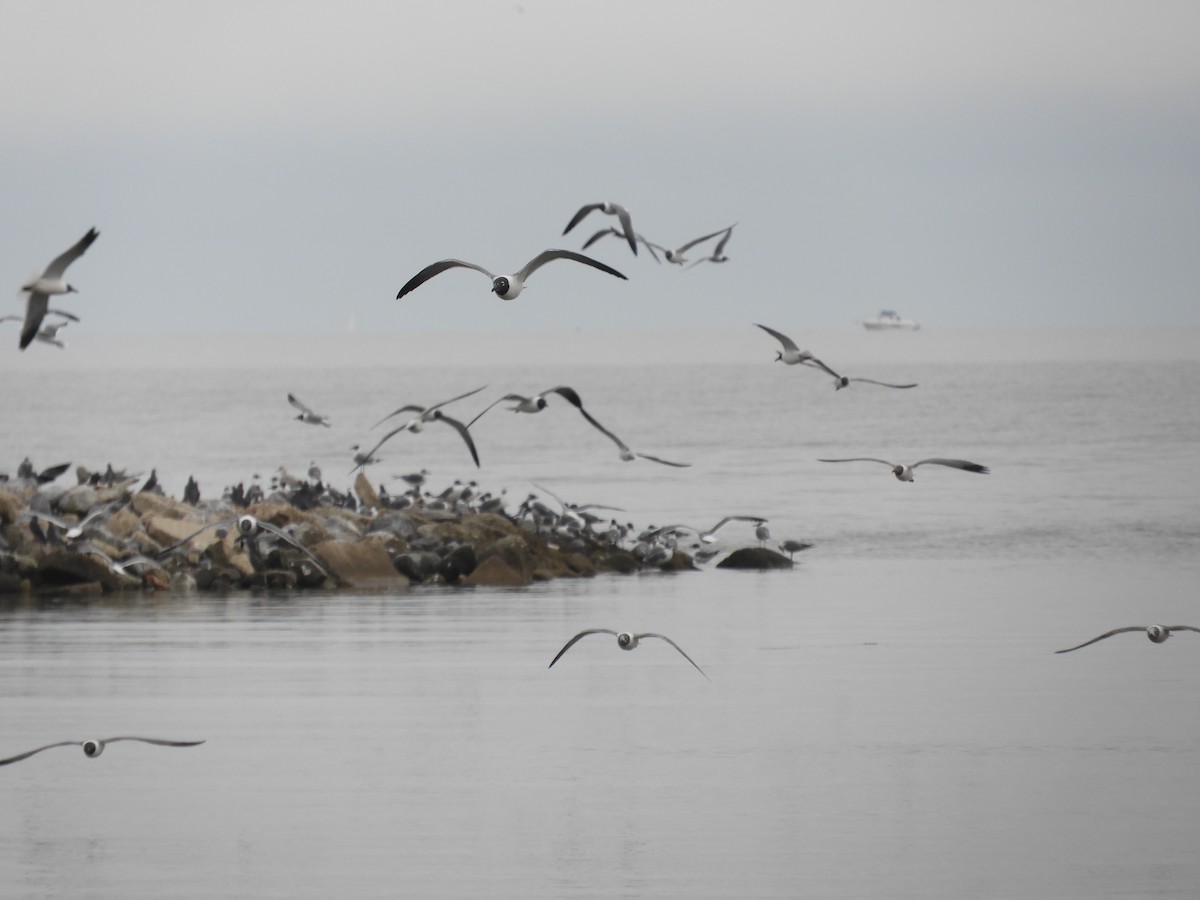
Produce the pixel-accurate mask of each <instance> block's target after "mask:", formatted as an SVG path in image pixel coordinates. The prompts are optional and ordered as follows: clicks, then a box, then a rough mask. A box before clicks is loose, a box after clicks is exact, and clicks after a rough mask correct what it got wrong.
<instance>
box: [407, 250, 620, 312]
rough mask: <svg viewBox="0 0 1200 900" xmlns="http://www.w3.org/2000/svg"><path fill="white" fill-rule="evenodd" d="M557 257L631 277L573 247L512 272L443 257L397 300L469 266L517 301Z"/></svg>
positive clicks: (415, 278)
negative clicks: (435, 278)
mask: <svg viewBox="0 0 1200 900" xmlns="http://www.w3.org/2000/svg"><path fill="white" fill-rule="evenodd" d="M556 259H569V260H573V261H575V262H578V263H583V264H584V265H586V266H591V267H592V268H594V269H599V270H600V271H602V272H607V273H608V274H609V275H615V276H616V277H617V278H620V279H622V280H626V281H627V280H628V279H626V278H625V276H624V275H622V274H621V273H620V272H618V271H617V270H616V269H614V268H613V267H612V266H606V265H605V264H604V263H602V262H600V261H599V260H595V259H592V258H591V257H590V256H584V255H583V254H582V253H576V252H575V251H573V250H543V251H542V252H541V253H539V254H538V255H537V256H535V257H534V258H533V259H531V260H530V261H529V262H527V263H526V264H525V265H524V266H522V267H521V268H520V269H518V270H517V271H516V272H514V273H513V274H512V275H494V274H492V273H491V272H489V271H488V270H487V269H485V268H484V267H483V266H480V265H477V264H476V263H472V262H465V261H464V260H461V259H443V260H440V261H438V262H435V263H431V264H430V265H428V266H426V267H425V268H424V269H422V270H421V271H420V272H418V273H417V274H416V275H414V276H413V277H412V278H410V279H409V280H408V282H407V283H406V284H405V285H404V287H402V288H400V291H399V292H398V293H397V294H396V299H397V300H399V299H400V298H401V297H403V296H404V295H405V294H407V293H409V292H411V291H414V290H416V289H417V288H418V287H420V286H421V285H423V284H424V283H425V282H426V281H428V280H429V279H430V278H433V276H435V275H439V274H441V273H442V272H445V271H446V270H447V269H454V268H460V267H461V268H465V269H474V270H475V271H476V272H482V273H483V274H484V275H486V276H487V277H488V278H490V279H491V280H492V293H494V294H495V295H496V296H497V297H499V298H500V299H501V300H515V299H517V297H519V296H520V294H521V291H523V290H524V289H525V282H526V281H527V280H528V279H529V276H531V275H532V274H533V273H534V272H536V271H537V270H538V269H540V268H541V267H542V266H544V265H546V263H549V262H553V261H554V260H556Z"/></svg>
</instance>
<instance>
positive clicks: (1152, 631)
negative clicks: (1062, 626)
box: [1054, 625, 1200, 653]
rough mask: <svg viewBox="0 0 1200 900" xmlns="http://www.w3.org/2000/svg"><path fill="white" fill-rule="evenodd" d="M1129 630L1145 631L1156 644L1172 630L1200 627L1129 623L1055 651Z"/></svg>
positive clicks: (1089, 642)
mask: <svg viewBox="0 0 1200 900" xmlns="http://www.w3.org/2000/svg"><path fill="white" fill-rule="evenodd" d="M1127 631H1141V632H1144V633H1145V635H1146V637H1148V638H1149V639H1150V640H1151V641H1152V642H1154V643H1155V644H1161V643H1163V642H1164V641H1166V639H1167V638H1169V637H1170V636H1171V632H1172V631H1200V628H1193V627H1192V626H1191V625H1150V626H1145V625H1129V626H1127V627H1125V628H1114V629H1113V630H1112V631H1106V632H1104V634H1102V635H1100V637H1094V638H1092V639H1091V640H1090V641H1084V642H1083V643H1082V644H1077V645H1076V646H1074V647H1068V648H1067V649H1066V650H1055V651H1054V652H1055V653H1070V652H1071V651H1072V650H1078V649H1079V648H1080V647H1086V646H1088V645H1089V644H1094V643H1096V642H1097V641H1102V640H1104V639H1105V638H1110V637H1112V636H1113V635H1114V634H1124V633H1125V632H1127Z"/></svg>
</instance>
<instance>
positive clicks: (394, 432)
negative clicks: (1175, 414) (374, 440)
mask: <svg viewBox="0 0 1200 900" xmlns="http://www.w3.org/2000/svg"><path fill="white" fill-rule="evenodd" d="M396 412H400V410H396ZM395 414H396V413H392V415H393V416H394V415H395ZM376 424H378V423H376ZM407 427H408V426H407V425H401V426H400V427H399V428H393V429H392V430H391V431H389V432H388V433H387V434H385V435H384V436H383V437H381V438H380V439H379V443H378V444H376V445H375V446H374V447H372V448H371V450H370V452H368V453H364V454H361V457H362V462H361V463H359V464H358V465H356V466H355V467H354V469H362V468H365V467H366V465H367V463H368V462H369V461H370V459H371V457H372V456H374V455H375V451H376V450H378V449H379V448H380V447H382V446H383V445H384V444H386V443H387V442H388V441H389V440H390V439H391V438H393V437H395V436H396V435H398V434H399V433H400V432H402V431H404V430H405V429H406V428H407ZM356 458H357V457H356ZM354 469H351V470H350V471H351V472H353V471H354Z"/></svg>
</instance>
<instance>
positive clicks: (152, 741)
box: [100, 737, 204, 747]
mask: <svg viewBox="0 0 1200 900" xmlns="http://www.w3.org/2000/svg"><path fill="white" fill-rule="evenodd" d="M117 741H141V742H142V743H143V744H157V745H158V746H160V747H198V746H199V745H200V744H203V743H204V741H168V740H164V739H163V738H148V737H111V738H105V739H104V740H102V741H101V742H100V743H102V744H112V743H115V742H117Z"/></svg>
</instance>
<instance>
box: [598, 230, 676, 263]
mask: <svg viewBox="0 0 1200 900" xmlns="http://www.w3.org/2000/svg"><path fill="white" fill-rule="evenodd" d="M610 234H611V235H613V236H614V237H619V238H620V239H621V240H626V239H627V238H628V235H627V234H625V232H624V231H622V230H621V229H619V228H601V229H600V230H599V231H597V232H596V233H595V234H593V235H592V236H591V237H590V238H588V239H587V240H586V241H584V242H583V246H582V247H580V248H579V249H580V250H586V249H587V248H588V247H590V246H592V244H594V243H596V241H598V240H600V238H602V237H607V236H608V235H610ZM633 237H634V240H636V241H637V242H638V243H639V244H642V245H643V246H644V247H645V248H646V249H647V250H648V251H650V256H651V257H652V258H653V259H654V261H655V262H656V263H659V264H660V265H661V264H662V260H660V259H659V258H658V254H657V253H655V252H654V245H653V244H651V243H650V242H649V241H648V240H646V239H645V238H644V237H642V236H641V235H640V234H638V233H637V232H634V235H633Z"/></svg>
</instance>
